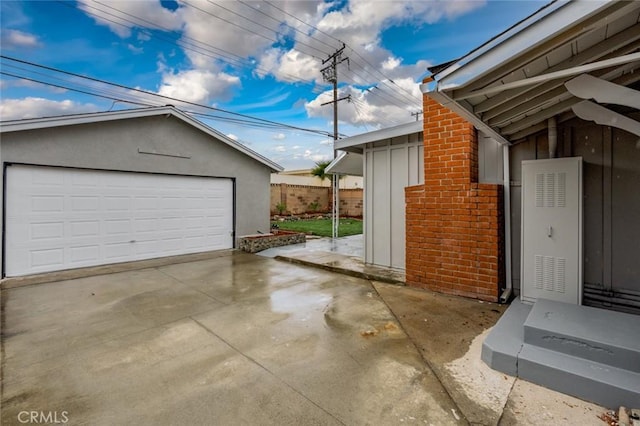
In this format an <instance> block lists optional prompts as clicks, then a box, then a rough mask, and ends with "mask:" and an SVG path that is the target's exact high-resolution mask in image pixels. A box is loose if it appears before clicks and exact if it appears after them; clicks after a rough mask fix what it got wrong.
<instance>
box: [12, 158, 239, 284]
mask: <svg viewBox="0 0 640 426" xmlns="http://www.w3.org/2000/svg"><path fill="white" fill-rule="evenodd" d="M5 199H6V204H7V206H6V212H5V214H6V225H7V226H6V235H5V239H6V240H5V245H6V250H5V265H6V271H5V273H6V275H7V276H17V275H26V274H31V273H38V272H47V271H55V270H62V269H68V268H75V267H81V266H93V265H100V264H105V263H113V262H123V261H131V260H142V259H148V258H152V257H162V256H170V255H176V254H184V253H195V252H199V251H208V250H216V249H225V248H231V247H233V237H232V231H233V205H232V203H233V183H232V181H231V180H230V179H215V178H202V177H189V176H169V175H150V174H140V173H126V172H108V171H95V170H77V169H64V168H53V167H41V166H18V165H15V166H9V167H8V168H7V186H6V194H5Z"/></svg>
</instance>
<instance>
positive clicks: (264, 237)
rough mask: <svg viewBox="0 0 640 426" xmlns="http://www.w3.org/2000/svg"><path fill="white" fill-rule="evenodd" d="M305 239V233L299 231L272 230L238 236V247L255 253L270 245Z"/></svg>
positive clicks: (275, 245) (285, 244) (292, 242)
mask: <svg viewBox="0 0 640 426" xmlns="http://www.w3.org/2000/svg"><path fill="white" fill-rule="evenodd" d="M306 240H307V239H306V237H305V234H303V233H300V232H293V231H281V230H274V231H273V233H271V234H260V235H245V236H244V237H240V239H239V244H238V248H239V249H240V250H242V251H246V252H247V253H257V252H259V251H262V250H266V249H270V248H272V247H280V246H288V245H289V244H299V243H304V242H305V241H306Z"/></svg>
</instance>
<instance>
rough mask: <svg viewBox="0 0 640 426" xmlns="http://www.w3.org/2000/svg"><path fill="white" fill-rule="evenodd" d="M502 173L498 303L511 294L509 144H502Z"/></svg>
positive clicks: (506, 301)
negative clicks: (501, 269) (502, 275)
mask: <svg viewBox="0 0 640 426" xmlns="http://www.w3.org/2000/svg"><path fill="white" fill-rule="evenodd" d="M502 174H503V177H502V179H503V197H502V198H503V200H504V251H505V253H504V271H505V275H506V276H505V289H504V291H503V292H502V294H501V295H500V299H499V301H500V303H508V302H509V300H510V299H511V295H512V294H513V283H512V281H511V175H510V173H509V145H503V146H502Z"/></svg>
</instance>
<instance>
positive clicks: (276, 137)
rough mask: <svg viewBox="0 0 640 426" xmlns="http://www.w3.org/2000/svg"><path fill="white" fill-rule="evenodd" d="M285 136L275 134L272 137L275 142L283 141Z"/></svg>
mask: <svg viewBox="0 0 640 426" xmlns="http://www.w3.org/2000/svg"><path fill="white" fill-rule="evenodd" d="M285 138H286V136H285V134H284V133H277V134H275V135H273V139H275V140H277V141H281V140H283V139H285Z"/></svg>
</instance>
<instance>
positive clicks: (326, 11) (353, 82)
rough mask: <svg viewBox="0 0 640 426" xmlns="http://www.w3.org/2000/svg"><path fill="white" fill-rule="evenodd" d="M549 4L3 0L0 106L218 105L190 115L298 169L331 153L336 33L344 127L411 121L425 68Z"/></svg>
mask: <svg viewBox="0 0 640 426" xmlns="http://www.w3.org/2000/svg"><path fill="white" fill-rule="evenodd" d="M546 3H547V2H546V1H516V0H511V1H491V0H489V1H482V0H459V1H452V0H433V1H425V0H422V1H400V0H396V1H385V0H379V1H377V0H367V1H361V0H348V1H345V0H337V1H311V0H308V1H307V0H299V1H291V0H288V1H282V0H273V1H271V0H268V1H250V0H234V1H231V0H225V1H220V0H180V1H178V2H176V1H173V0H162V1H158V0H127V1H111V0H97V1H94V0H83V1H66V0H62V1H53V0H50V1H11V0H2V1H1V2H0V23H1V29H2V33H1V46H0V47H1V50H2V55H4V56H6V57H8V58H3V59H2V61H1V62H0V66H1V68H0V71H1V72H2V73H3V75H0V90H1V97H0V116H1V119H2V120H9V119H21V118H32V117H42V116H53V115H63V114H73V113H81V112H95V111H107V110H110V109H111V110H114V109H127V108H136V107H141V106H147V105H164V104H173V105H176V106H178V107H179V108H182V109H185V110H188V111H190V112H193V113H198V114H207V115H209V116H211V115H213V116H215V117H216V118H212V117H207V116H206V115H197V116H196V117H197V118H198V119H200V120H202V121H204V122H205V123H207V124H208V125H210V126H211V127H213V128H215V129H216V130H219V131H221V132H223V133H224V134H226V135H228V136H230V137H231V138H233V139H236V140H238V141H240V142H241V143H244V144H246V145H248V146H249V147H250V148H252V149H253V150H255V151H257V152H259V153H261V154H263V155H265V156H267V157H268V158H270V159H272V160H274V161H276V162H278V163H280V164H281V165H282V166H284V167H285V168H286V169H300V168H308V167H312V166H313V164H314V162H315V161H319V160H322V159H329V158H330V157H331V156H332V147H331V145H332V144H331V143H332V140H331V137H330V135H331V134H332V132H333V110H332V107H331V105H325V106H323V105H321V104H322V103H325V102H327V101H330V100H331V99H332V92H331V86H330V85H328V84H327V83H325V82H324V81H323V78H322V74H321V72H320V69H321V68H323V67H324V66H325V65H323V64H322V61H323V60H325V59H327V57H328V55H330V54H331V53H333V52H334V51H335V50H336V49H338V48H340V47H341V46H342V43H344V44H345V45H346V48H345V49H344V51H343V56H342V58H348V61H347V60H345V61H344V62H342V63H341V64H340V65H339V66H338V77H339V97H345V96H348V95H350V96H351V101H350V102H347V101H341V102H339V109H338V111H339V120H338V122H339V131H340V133H341V134H343V135H348V136H352V135H355V134H359V133H364V132H367V131H371V130H376V129H380V128H383V127H389V126H393V125H397V124H401V123H406V122H408V121H411V120H415V117H414V116H412V115H411V113H415V112H417V111H419V110H420V105H421V95H420V91H419V89H418V82H420V81H421V79H422V78H424V77H425V76H427V75H428V71H427V67H428V66H430V65H435V64H439V63H442V62H446V61H449V60H452V59H455V58H457V57H459V56H461V55H463V54H465V53H467V52H469V51H470V50H472V49H474V48H475V47H477V46H479V45H480V44H482V43H484V42H485V41H487V40H489V39H490V38H491V37H493V36H495V35H497V34H498V33H499V32H501V31H503V30H505V29H506V28H508V27H510V26H511V25H513V24H514V23H516V22H518V21H519V20H521V19H523V18H525V17H526V16H528V15H530V14H531V13H533V12H534V11H535V10H537V9H539V8H540V7H542V6H544V5H545V4H546ZM15 59H18V60H20V61H23V62H17V61H15ZM36 65H43V66H46V67H49V69H46V68H41V67H38V66H36ZM56 70H61V71H64V72H58V71H56ZM69 73H73V74H77V75H78V76H75V75H72V74H69ZM79 76H86V77H91V78H94V79H98V80H104V81H106V82H110V83H116V84H118V85H120V87H118V86H111V85H107V84H104V83H101V82H97V81H94V80H87V79H83V78H81V77H79ZM43 83H44V84H43ZM53 85H57V86H61V87H54V86H53ZM130 88H133V89H136V90H130ZM70 89H76V90H79V91H83V92H88V93H79V92H78V91H73V90H70ZM143 92H151V93H155V94H160V95H162V96H165V98H162V97H157V96H152V95H150V94H145V93H143ZM96 94H101V95H102V96H103V97H102V98H101V97H98V96H95V95H96ZM168 98H175V99H177V100H172V99H168ZM179 100H182V101H187V102H188V103H181V102H180V101H179ZM207 107H212V108H216V109H217V110H216V109H211V108H207ZM221 110H223V111H221ZM225 111H229V112H232V113H236V114H243V115H242V116H240V115H232V114H228V113H226V112H225ZM254 117H255V118H258V119H259V120H268V122H265V121H255V120H253V118H254ZM271 122H275V123H276V124H273V123H271ZM279 124H284V126H280V125H279Z"/></svg>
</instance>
